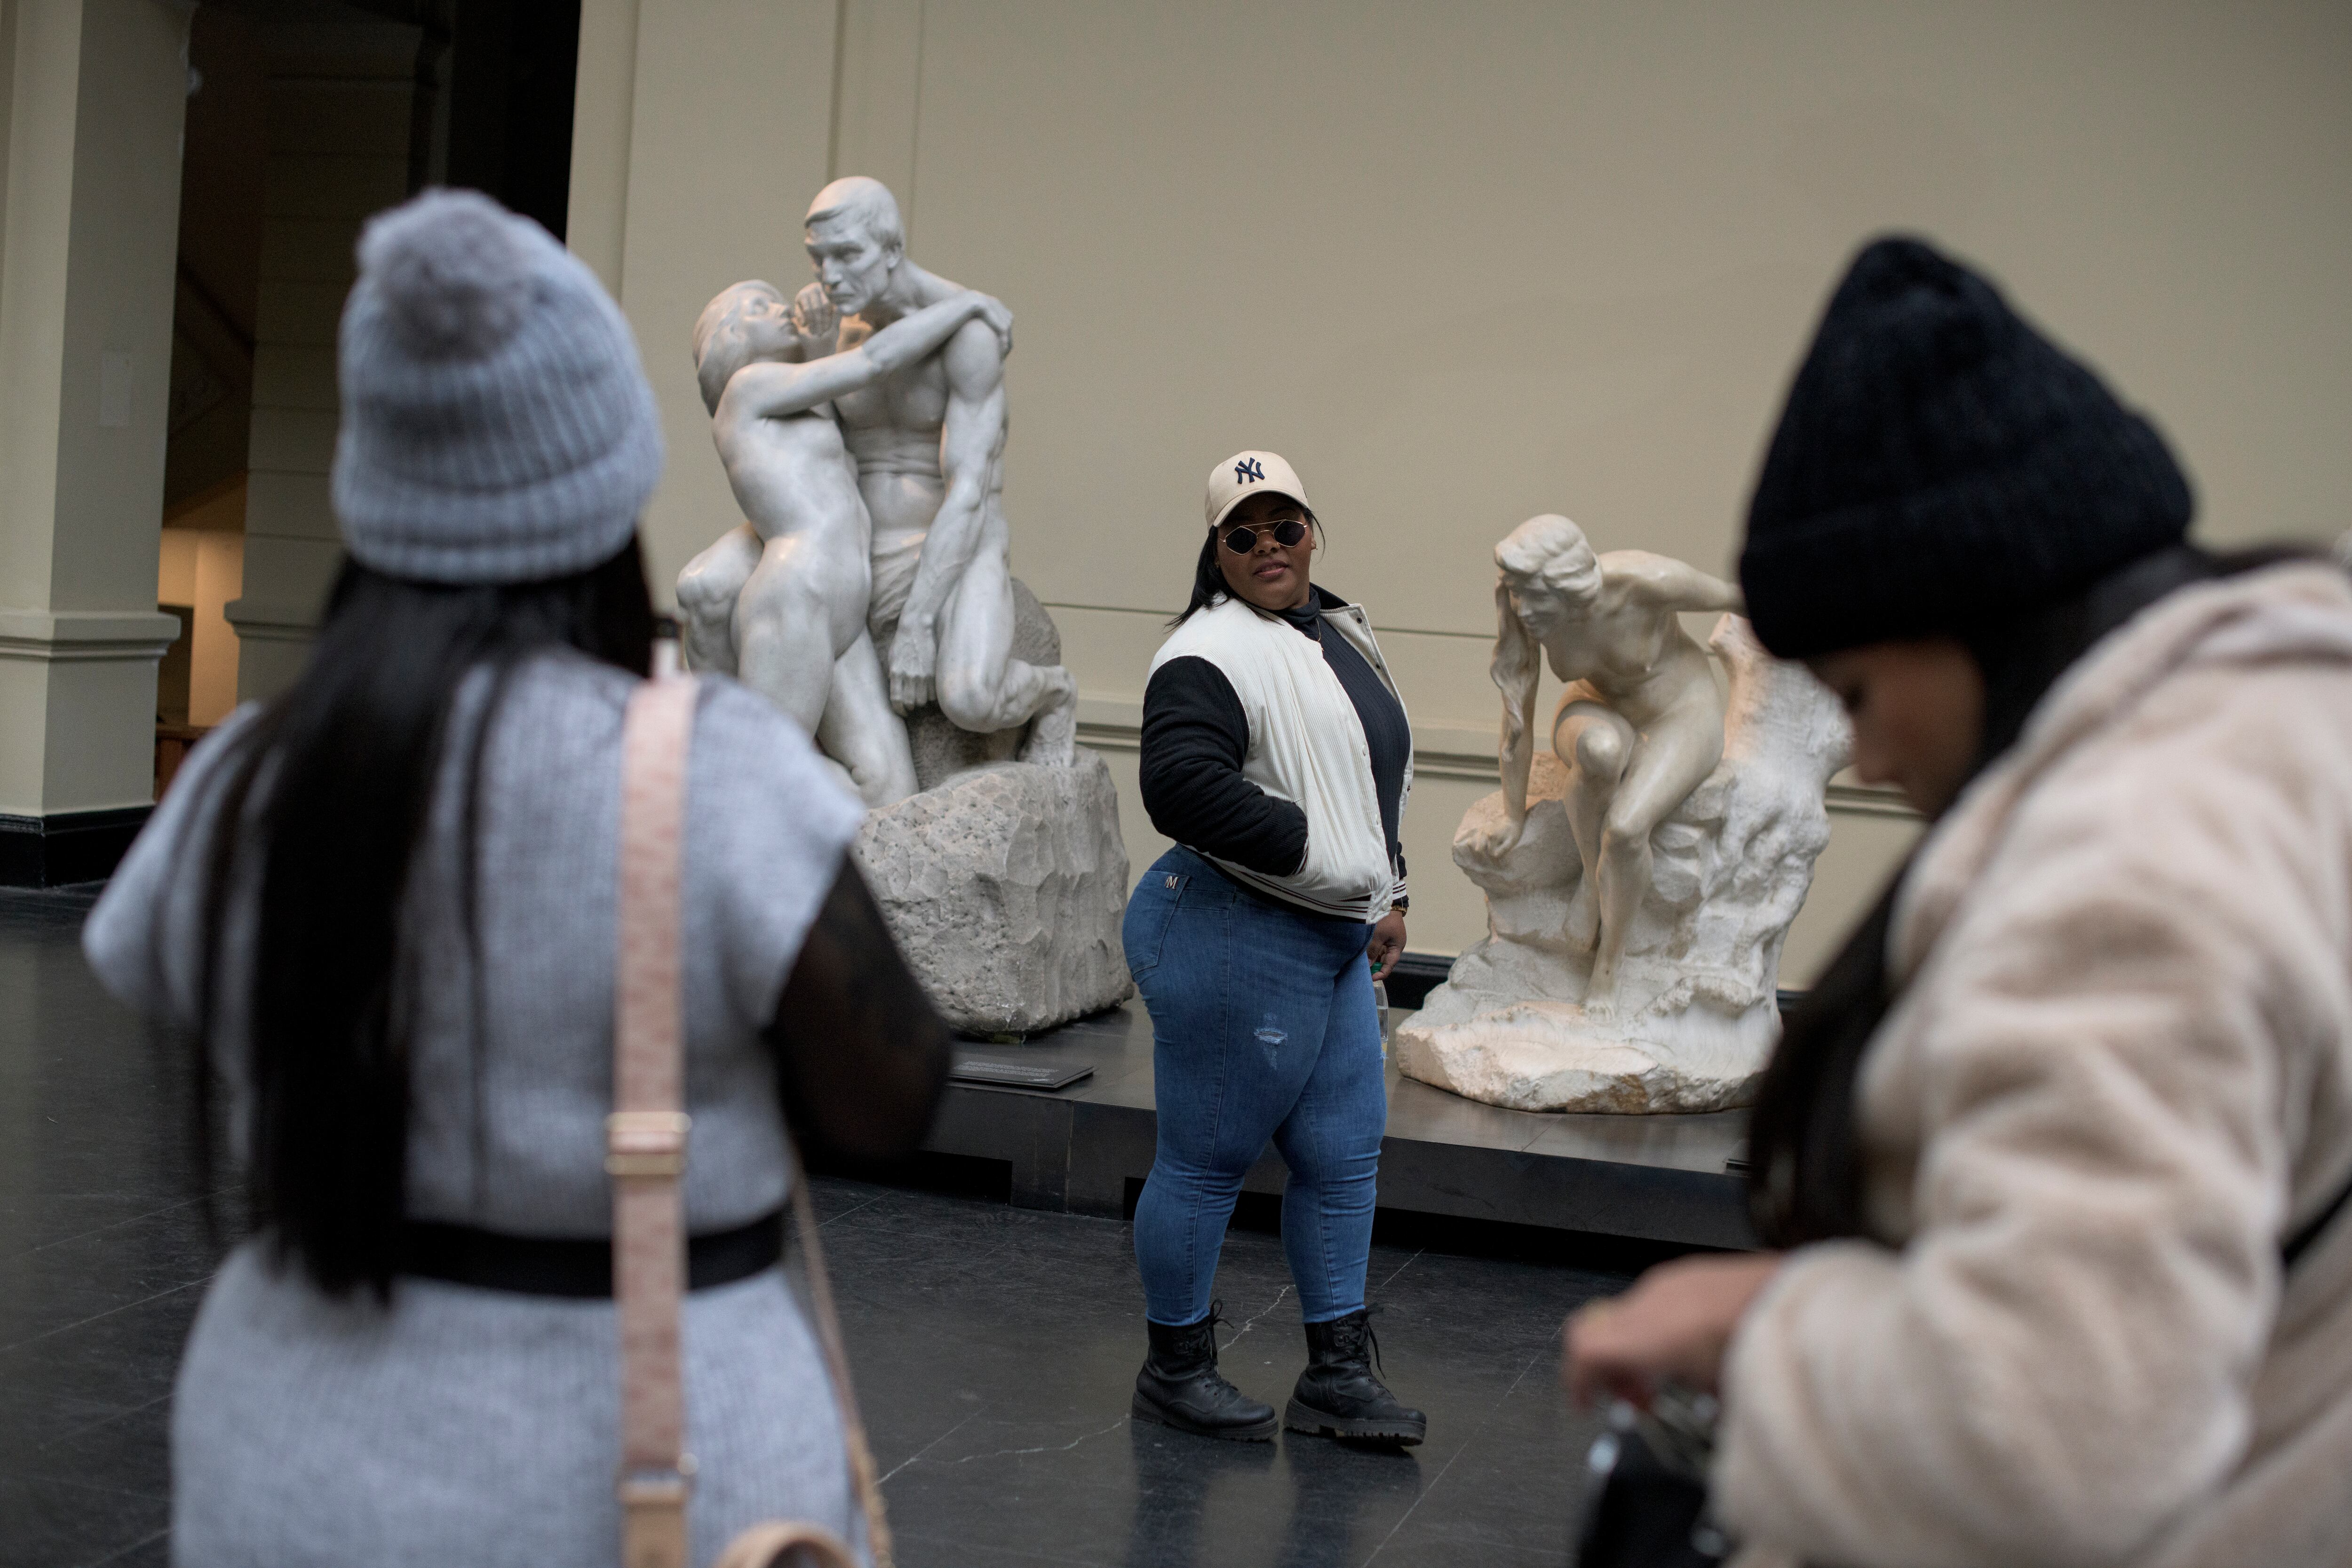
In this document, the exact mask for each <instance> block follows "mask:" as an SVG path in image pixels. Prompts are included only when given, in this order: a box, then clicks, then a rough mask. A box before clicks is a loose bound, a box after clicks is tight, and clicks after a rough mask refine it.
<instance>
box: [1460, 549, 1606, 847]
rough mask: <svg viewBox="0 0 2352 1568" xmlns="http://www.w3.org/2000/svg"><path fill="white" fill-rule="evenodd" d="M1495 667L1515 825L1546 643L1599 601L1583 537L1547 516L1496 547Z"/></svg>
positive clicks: (1522, 810) (1523, 811) (1523, 797)
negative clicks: (1546, 639) (1594, 602)
mask: <svg viewBox="0 0 2352 1568" xmlns="http://www.w3.org/2000/svg"><path fill="white" fill-rule="evenodd" d="M1495 565H1496V567H1497V568H1498V571H1497V573H1496V578H1495V661H1494V663H1493V664H1492V665H1491V666H1490V667H1489V668H1488V671H1487V673H1488V674H1489V675H1491V676H1492V677H1493V678H1494V681H1495V685H1496V689H1499V690H1500V691H1501V692H1502V694H1503V744H1502V764H1503V796H1504V803H1505V805H1506V808H1507V810H1508V811H1509V812H1510V814H1511V819H1512V820H1513V821H1514V822H1519V821H1523V820H1525V818H1526V816H1527V811H1528V802H1527V794H1528V773H1527V770H1528V748H1529V745H1530V743H1531V736H1532V731H1531V729H1530V725H1531V724H1532V722H1533V720H1534V717H1535V706H1536V689H1537V687H1538V685H1539V684H1540V683H1541V682H1542V680H1543V652H1542V647H1541V645H1542V643H1543V640H1544V638H1546V637H1550V636H1552V635H1553V634H1554V633H1556V632H1558V631H1559V629H1560V628H1561V627H1562V626H1566V625H1567V624H1568V623H1569V622H1570V621H1571V620H1573V619H1574V618H1575V617H1576V616H1580V615H1581V614H1583V613H1584V612H1585V610H1586V609H1588V608H1589V607H1590V606H1591V604H1592V602H1593V600H1595V599H1597V598H1599V597H1600V596H1601V558H1600V557H1599V556H1598V555H1596V554H1594V553H1593V552H1592V542H1591V541H1590V540H1588V539H1586V538H1585V537H1584V530H1582V529H1580V528H1579V527H1577V526H1576V524H1574V523H1572V522H1570V521H1568V519H1566V518H1564V517H1561V516H1559V515H1558V514H1557V513H1553V512H1546V513H1545V514H1544V515H1542V516H1541V517H1531V518H1529V519H1528V521H1525V522H1523V523H1521V524H1519V526H1518V527H1517V528H1515V529H1513V530H1511V531H1510V532H1509V533H1508V534H1507V535H1505V536H1504V539H1503V542H1502V543H1500V544H1497V545H1496V546H1495Z"/></svg>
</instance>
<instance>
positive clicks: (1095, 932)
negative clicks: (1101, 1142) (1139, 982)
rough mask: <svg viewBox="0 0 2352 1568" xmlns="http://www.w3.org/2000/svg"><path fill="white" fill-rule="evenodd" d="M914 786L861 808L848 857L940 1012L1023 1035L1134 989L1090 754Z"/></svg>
mask: <svg viewBox="0 0 2352 1568" xmlns="http://www.w3.org/2000/svg"><path fill="white" fill-rule="evenodd" d="M1047 628H1048V630H1049V631H1050V629H1051V623H1048V624H1047ZM972 739H973V740H976V741H978V740H984V739H989V738H988V737H980V736H974V737H972ZM925 784H926V787H925V788H924V790H923V792H922V793H921V794H919V795H914V796H911V797H909V798H908V799H907V800H903V801H901V802H899V803H898V805H894V806H891V807H889V808H888V809H887V810H883V811H877V812H875V813H873V814H871V815H870V816H867V817H866V826H864V827H863V828H861V829H860V830H859V832H858V836H857V842H856V855H857V858H858V863H859V866H860V867H861V868H862V869H863V870H864V871H865V873H866V880H867V882H868V883H869V884H871V886H872V887H873V889H874V896H875V898H876V900H877V901H878V902H879V903H880V904H881V906H882V912H883V914H884V915H885V917H887V920H888V921H889V922H890V931H891V934H893V935H894V936H896V937H897V938H898V945H899V947H900V948H902V949H903V950H904V951H905V952H906V954H907V959H908V963H909V964H910V965H911V966H912V967H913V969H914V971H915V973H916V974H917V975H918V976H919V977H920V978H921V980H922V982H923V984H924V986H925V988H926V989H928V990H929V992H930V994H931V1000H932V1002H933V1003H934V1004H936V1005H938V1007H939V1009H940V1013H941V1014H942V1015H944V1016H946V1018H947V1020H948V1021H949V1022H950V1024H952V1025H954V1026H956V1027H957V1028H959V1029H961V1030H964V1031H965V1032H967V1033H970V1034H976V1035H1008V1034H1009V1035H1026V1034H1031V1033H1034V1032H1035V1031H1037V1030H1040V1029H1047V1028H1051V1027H1053V1026H1055V1025H1056V1024H1063V1023H1067V1022H1068V1021H1069V1020H1070V1019H1072V1018H1076V1017H1080V1016H1084V1015H1086V1014H1087V1013H1092V1012H1097V1011H1098V1010H1100V1009H1102V1008H1104V1007H1109V1006H1114V1005H1118V1003H1120V1002H1124V1001H1125V1000H1127V998H1128V997H1129V996H1131V995H1133V994H1135V984H1134V982H1133V981H1131V980H1130V979H1129V977H1128V973H1127V959H1126V955H1125V953H1124V952H1123V950H1122V948H1121V946H1120V942H1119V921H1120V919H1121V916H1122V915H1123V913H1124V912H1125V910H1126V906H1127V885H1128V876H1127V849H1126V846H1125V845H1124V843H1123V842H1122V841H1121V839H1120V837H1119V831H1118V789H1117V787H1116V786H1115V785H1114V784H1112V782H1111V776H1110V769H1109V768H1108V767H1107V766H1106V765H1105V764H1104V763H1103V760H1102V758H1100V757H1099V756H1097V755H1096V754H1095V753H1094V752H1089V751H1086V750H1084V749H1083V748H1082V749H1081V750H1080V751H1079V752H1078V755H1077V762H1076V764H1075V765H1073V766H1070V767H1045V766H1041V765H1039V764H1036V763H1020V762H990V763H981V764H979V765H976V766H966V767H964V768H963V769H962V770H961V771H959V772H955V773H951V774H950V775H949V776H947V777H945V778H942V779H940V781H939V782H937V783H932V782H931V781H929V780H926V781H925Z"/></svg>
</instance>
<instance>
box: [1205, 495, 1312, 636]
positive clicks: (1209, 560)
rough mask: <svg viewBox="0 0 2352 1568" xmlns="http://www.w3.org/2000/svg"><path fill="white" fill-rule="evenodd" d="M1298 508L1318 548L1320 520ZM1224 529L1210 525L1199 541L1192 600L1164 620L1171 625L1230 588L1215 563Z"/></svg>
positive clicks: (1229, 590)
mask: <svg viewBox="0 0 2352 1568" xmlns="http://www.w3.org/2000/svg"><path fill="white" fill-rule="evenodd" d="M1298 510H1301V511H1303V512H1305V513H1306V514H1307V527H1309V528H1311V529H1313V530H1314V531H1315V548H1317V549H1318V550H1320V549H1322V548H1323V520H1322V519H1321V518H1319V517H1317V516H1316V515H1315V509H1314V508H1313V507H1311V506H1307V505H1306V504H1305V503H1303V502H1302V503H1301V504H1300V506H1299V508H1298ZM1224 540H1225V534H1224V530H1223V529H1222V528H1213V529H1211V530H1209V537H1208V538H1206V539H1204V540H1202V542H1201V559H1200V560H1199V561H1197V562H1195V563H1193V566H1192V602H1191V603H1190V604H1187V605H1185V606H1184V613H1183V614H1182V615H1181V616H1177V617H1176V618H1175V619H1174V620H1172V621H1170V622H1169V623H1168V624H1169V625H1170V626H1182V625H1183V624H1184V623H1185V622H1186V621H1189V620H1191V619H1192V617H1193V616H1197V615H1199V614H1200V613H1201V612H1202V610H1205V609H1207V608H1208V607H1209V606H1210V605H1213V604H1214V603H1215V602H1216V601H1217V600H1218V599H1219V598H1220V597H1222V596H1223V595H1226V594H1228V593H1231V592H1232V590H1231V589H1229V588H1227V587H1226V586H1225V574H1224V569H1223V567H1221V566H1219V565H1218V564H1217V552H1218V550H1219V549H1220V548H1221V547H1223V544H1224Z"/></svg>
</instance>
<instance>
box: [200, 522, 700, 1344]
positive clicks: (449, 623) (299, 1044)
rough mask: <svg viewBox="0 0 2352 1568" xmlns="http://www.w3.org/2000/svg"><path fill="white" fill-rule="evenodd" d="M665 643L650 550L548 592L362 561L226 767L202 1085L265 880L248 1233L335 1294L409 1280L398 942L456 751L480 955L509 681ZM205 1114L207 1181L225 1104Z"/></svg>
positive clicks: (216, 832) (212, 857) (214, 844)
mask: <svg viewBox="0 0 2352 1568" xmlns="http://www.w3.org/2000/svg"><path fill="white" fill-rule="evenodd" d="M653 633H654V617H653V605H652V601H651V598H650V596H649V595H648V593H647V591H646V574H645V563H644V559H643V556H642V555H641V553H640V552H639V549H638V545H637V542H636V540H635V539H634V538H632V539H631V540H630V542H629V543H628V544H627V546H626V547H625V548H624V549H623V550H622V551H621V552H619V553H617V554H615V555H614V556H613V557H612V558H611V559H610V560H607V561H605V562H604V563H602V564H601V565H597V566H594V567H591V568H590V569H589V570H587V571H585V572H582V573H578V574H574V575H572V576H568V577H559V578H555V579H552V580H550V581H546V582H540V583H522V584H501V585H485V586H474V587H449V586H444V585H440V584H429V583H417V582H411V581H407V580H405V579H402V578H396V577H389V576H386V575H384V574H382V573H379V572H375V571H372V570H370V569H369V568H367V567H365V566H362V565H360V564H359V563H356V562H351V563H346V564H345V565H344V567H343V570H342V574H341V576H340V577H339V578H338V579H337V580H336V583H335V586H334V590H333V592H332V594H331V596H330V597H329V600H328V604H327V613H326V616H325V622H324V624H323V625H322V626H320V630H319V637H318V642H317V644H316V646H315V647H313V649H312V651H311V654H310V662H309V664H308V665H307V666H306V667H305V668H304V669H303V671H302V675H301V678H300V679H299V680H298V681H296V682H295V684H294V686H293V688H292V689H289V691H287V692H286V693H285V694H284V695H283V696H281V697H279V698H278V699H277V700H275V701H273V702H271V703H270V704H269V705H268V707H267V708H265V709H264V710H262V712H261V714H260V715H259V716H258V717H257V719H256V720H255V721H253V723H252V724H251V725H250V726H249V727H247V729H246V730H245V731H243V733H241V734H239V735H238V736H236V738H235V740H234V742H233V744H234V746H235V750H234V751H233V752H231V753H230V754H229V755H228V756H227V757H225V758H224V759H223V760H222V766H221V768H220V770H219V772H218V773H217V774H216V778H217V781H218V782H217V784H215V786H214V794H213V796H212V798H211V799H209V800H207V801H205V803H203V805H202V807H201V808H200V815H199V820H209V821H210V822H211V823H212V824H213V829H212V838H211V844H210V848H209V852H208V855H207V864H206V867H205V886H204V889H203V890H204V894H205V924H204V931H205V935H204V943H205V965H204V975H205V979H204V983H203V984H204V994H203V997H202V1001H201V1005H200V1007H199V1010H198V1017H199V1023H198V1028H197V1033H198V1035H199V1037H200V1038H199V1042H198V1048H199V1050H200V1051H201V1053H202V1054H201V1056H200V1058H199V1062H198V1069H197V1079H198V1082H199V1084H201V1085H204V1086H205V1089H207V1090H208V1089H209V1087H210V1085H211V1082H212V1075H213V1072H214V1071H215V1070H216V1068H217V1066H218V1064H219V1063H220V1058H219V1056H218V1055H217V1054H215V1035H216V1033H217V1031H218V1029H219V1027H220V1020H221V1017H222V1013H221V1009H220V1007H219V1005H218V998H217V996H216V994H215V984H216V982H215V977H216V976H217V975H218V974H219V973H221V956H222V944H223V942H224V939H225V936H226V931H227V930H228V928H229V925H230V923H231V917H230V914H229V910H230V900H231V897H232V893H233V890H234V889H236V887H237V886H239V885H242V886H243V887H245V888H247V889H250V888H251V887H252V886H253V882H252V877H253V872H252V870H251V869H250V866H251V865H252V864H253V863H255V862H257V866H258V883H259V895H260V898H259V909H258V912H257V920H256V921H255V924H254V927H253V930H254V932H255V935H254V946H253V952H252V954H251V957H252V964H251V970H250V977H249V983H250V985H251V987H252V990H251V994H250V996H249V997H248V998H247V1003H248V1006H247V1009H246V1011H247V1031H246V1032H247V1050H248V1052H249V1055H248V1057H247V1063H246V1068H247V1074H246V1076H247V1081H248V1082H249V1083H250V1085H251V1089H252V1095H253V1100H252V1116H251V1122H250V1138H251V1149H250V1153H251V1162H250V1171H249V1173H248V1175H249V1186H248V1192H249V1194H250V1197H249V1202H250V1205H251V1215H252V1220H253V1223H254V1226H255V1227H256V1228H257V1230H265V1231H266V1232H267V1233H268V1235H269V1236H270V1237H271V1240H272V1242H273V1244H274V1246H275V1247H276V1248H277V1250H278V1254H279V1256H280V1257H281V1258H290V1259H292V1260H295V1261H298V1262H299V1264H300V1265H301V1267H302V1268H303V1269H304V1270H305V1272H307V1273H308V1275H309V1276H310V1279H312V1280H313V1281H314V1282H315V1283H316V1284H317V1285H318V1286H319V1287H320V1289H323V1290H325V1291H327V1292H328V1293H330V1294H331V1295H337V1296H344V1295H349V1294H350V1293H351V1292H352V1290H354V1289H358V1288H359V1287H361V1286H362V1285H364V1286H367V1287H370V1288H371V1289H373V1292H374V1293H375V1295H376V1296H377V1297H378V1298H379V1299H388V1298H389V1295H390V1292H391V1286H392V1279H393V1276H394V1272H395V1271H396V1268H397V1264H398V1249H399V1241H400V1224H401V1220H402V1217H403V1211H404V1199H405V1196H406V1184H407V1149H408V1060H409V1031H410V1030H411V1028H412V1027H414V1025H415V1018H416V1016H417V1008H416V1005H415V991H416V988H417V987H418V985H419V984H422V983H425V977H423V976H421V975H419V974H418V973H415V967H414V962H413V955H412V954H411V953H409V952H407V951H406V950H405V944H404V941H403V932H402V926H403V906H404V901H405V899H404V895H405V891H406V888H407V882H408V875H409V871H410V868H412V866H414V865H415V861H416V859H417V855H418V850H419V847H420V843H421V841H422V840H423V838H424V837H425V827H426V823H427V820H428V817H429V815H430V809H431V806H432V803H433V795H434V787H435V784H436V782H437V781H438V780H439V779H440V778H441V777H442V776H443V772H444V768H445V764H446V763H447V761H448V759H449V757H450V756H451V754H452V750H453V748H457V750H458V754H459V755H461V756H462V757H463V763H462V764H461V765H462V766H463V768H464V769H465V771H466V776H467V788H466V797H465V799H464V801H463V803H462V806H463V818H462V820H463V824H464V832H465V836H466V837H465V841H466V843H467V846H468V849H467V853H466V854H465V855H464V856H462V857H461V862H460V863H461V865H462V866H463V868H464V870H463V873H462V886H461V889H460V891H461V901H462V909H463V915H464V919H465V921H466V935H467V939H468V940H469V941H470V940H472V939H473V937H474V931H473V925H474V920H473V916H474V909H475V902H476V900H475V890H476V889H475V885H474V878H475V863H476V860H477V858H478V857H477V856H476V855H475V854H474V853H473V852H472V849H471V846H472V845H473V843H474V840H475V837H476V831H477V826H478V819H479V812H478V797H479V795H480V787H481V778H480V767H481V749H482V741H483V737H484V736H485V735H486V734H487V733H488V730H489V727H490V725H491V723H492V722H493V721H494V720H495V718H496V715H497V712H498V710H499V705H500V703H501V701H502V700H503V699H504V696H505V693H506V691H507V689H508V686H509V682H510V681H511V680H512V679H513V677H514V675H515V673H516V671H517V670H518V669H520V668H521V667H522V665H523V664H524V662H525V661H526V660H528V659H529V658H531V657H533V656H535V655H540V654H543V653H546V652H548V651H550V650H554V649H574V650H577V651H579V652H581V653H584V654H586V655H588V656H590V657H592V658H599V659H603V660H604V661H605V662H607V663H610V664H615V665H619V666H620V667H622V668H625V669H630V670H634V671H635V672H636V673H638V674H640V675H643V674H645V673H646V671H647V669H648V668H650V665H651V663H652V648H653ZM480 671H488V679H489V680H490V683H491V685H490V689H489V691H488V693H487V695H486V699H485V700H484V701H483V702H482V703H481V704H480V706H479V709H478V712H479V717H478V719H476V720H475V721H472V722H471V723H470V724H468V725H467V727H466V733H465V734H463V735H462V736H459V735H453V734H452V733H451V732H450V731H451V714H452V710H453V708H454V706H455V700H456V698H457V690H458V688H459V686H460V684H461V683H462V682H464V681H466V680H467V679H468V678H469V677H471V676H474V675H475V674H476V673H477V672H480ZM265 775H266V785H265V787H263V788H261V789H260V791H259V793H258V795H257V794H256V786H257V783H263V782H264V781H265ZM247 850H250V851H251V854H252V857H253V859H252V860H247V856H246V854H245V853H244V852H245V851H247ZM241 861H245V862H247V867H248V868H247V869H245V870H244V871H242V873H241V872H240V862H241ZM477 970H478V965H477ZM478 1011H479V1010H478V1008H477V1014H478ZM199 1100H200V1104H199V1111H198V1114H199V1117H200V1119H201V1128H200V1131H199V1138H200V1144H199V1155H200V1158H202V1159H203V1160H204V1161H205V1163H210V1160H211V1154H212V1150H211V1146H210V1145H211V1140H210V1132H211V1126H212V1122H211V1107H210V1104H209V1094H208V1093H204V1094H200V1096H199Z"/></svg>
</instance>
